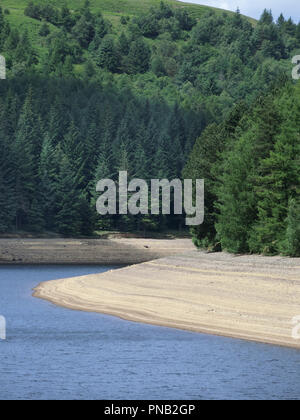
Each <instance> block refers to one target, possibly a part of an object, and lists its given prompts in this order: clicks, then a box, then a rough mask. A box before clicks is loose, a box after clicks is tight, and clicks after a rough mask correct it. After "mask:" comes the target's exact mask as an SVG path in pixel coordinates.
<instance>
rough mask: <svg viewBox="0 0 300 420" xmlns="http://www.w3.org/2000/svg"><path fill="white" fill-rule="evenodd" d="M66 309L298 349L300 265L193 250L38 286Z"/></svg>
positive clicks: (279, 259)
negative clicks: (296, 322)
mask: <svg viewBox="0 0 300 420" xmlns="http://www.w3.org/2000/svg"><path fill="white" fill-rule="evenodd" d="M34 295H35V296H36V297H39V298H43V299H46V300H49V301H51V302H53V303H55V304H57V305H61V306H64V307H67V308H71V309H76V310H83V311H92V312H99V313H104V314H110V315H114V316H118V317H120V318H123V319H127V320H131V321H136V322H143V323H149V324H154V325H161V326H167V327H173V328H179V329H184V330H190V331H195V332H202V333H209V334H216V335H222V336H229V337H235V338H241V339H245V340H251V341H258V342H263V343H270V344H275V345H282V346H288V347H295V348H298V349H300V340H295V339H293V338H292V330H293V328H294V325H293V324H292V319H293V318H294V317H295V316H298V315H300V259H299V258H298V259H289V258H282V257H270V258H268V257H260V256H231V255H229V254H225V253H218V254H205V253H199V252H197V251H194V250H193V251H191V250H189V251H188V252H187V253H185V254H181V255H178V256H171V257H166V258H163V259H159V260H155V261H150V262H146V263H143V264H139V265H134V266H131V267H126V268H122V269H118V270H113V271H109V272H106V273H103V274H99V275H89V276H85V277H78V278H71V279H65V280H57V281H51V282H45V283H42V284H40V285H39V286H38V287H37V288H36V290H35V293H34Z"/></svg>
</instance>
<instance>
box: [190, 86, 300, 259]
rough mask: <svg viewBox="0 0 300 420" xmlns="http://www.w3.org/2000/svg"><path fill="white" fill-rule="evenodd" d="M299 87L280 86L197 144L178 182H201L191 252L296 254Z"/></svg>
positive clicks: (208, 132)
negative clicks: (201, 213) (202, 201)
mask: <svg viewBox="0 0 300 420" xmlns="http://www.w3.org/2000/svg"><path fill="white" fill-rule="evenodd" d="M299 87H300V85H299V84H297V85H296V86H295V85H292V84H291V83H288V82H284V83H282V82H279V81H278V83H277V87H276V88H274V89H273V91H272V92H271V93H270V94H269V95H268V96H265V97H263V98H259V99H258V100H257V101H256V102H255V104H254V105H253V106H252V107H251V108H249V109H245V107H244V109H241V110H243V112H242V114H241V113H240V111H239V112H238V114H236V116H235V117H234V118H233V119H232V117H231V119H229V120H227V122H226V123H225V126H224V123H222V124H221V125H219V126H215V125H212V126H210V127H208V128H207V130H206V131H205V132H204V134H203V135H202V136H201V137H200V139H199V140H198V141H197V142H196V145H195V147H194V150H193V152H192V154H191V157H190V159H189V162H188V164H187V166H186V168H185V171H184V176H191V177H192V178H194V179H195V178H203V177H204V178H205V180H206V221H205V223H204V225H203V226H201V227H199V228H196V229H193V232H192V233H193V236H194V242H195V243H196V245H197V246H199V247H202V246H205V247H209V246H210V245H211V244H212V245H213V244H216V243H218V242H220V244H221V246H222V249H224V250H228V251H230V252H234V253H241V252H243V253H245V252H255V253H264V254H268V255H273V254H278V253H280V252H281V253H283V254H285V255H290V256H297V255H299V217H298V214H299V213H298V212H297V210H299V188H300V171H299V167H300V166H299V159H300V141H299V140H300V137H299V135H300V134H299V126H300V99H299V98H300V96H299V92H300V91H299ZM237 116H238V118H236V117H237ZM226 125H227V129H225V131H224V128H225V127H226Z"/></svg>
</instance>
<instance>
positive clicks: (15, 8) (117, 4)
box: [1, 0, 256, 47]
mask: <svg viewBox="0 0 300 420" xmlns="http://www.w3.org/2000/svg"><path fill="white" fill-rule="evenodd" d="M160 2H161V0H90V8H91V10H92V12H93V13H97V12H101V13H102V14H103V16H104V17H106V18H108V19H109V20H110V21H111V22H112V24H113V25H114V26H115V27H118V26H120V18H121V16H124V15H126V16H130V17H134V16H138V15H141V14H143V13H145V12H147V11H149V9H150V8H151V7H157V6H159V4H160ZM28 3H29V0H2V2H1V6H2V7H3V9H7V10H9V12H10V14H9V15H8V17H7V19H8V21H9V23H10V24H11V25H12V27H15V28H18V29H21V30H22V29H27V30H28V31H29V32H30V38H31V40H32V41H33V44H34V45H35V46H36V47H39V46H40V45H39V36H38V32H39V30H40V28H41V26H42V22H39V21H37V20H35V19H32V18H30V17H28V16H25V15H24V10H25V8H26V6H27V5H28ZM38 3H39V4H50V5H53V6H56V7H60V6H61V5H62V2H61V1H60V0H39V1H38ZM165 3H168V4H170V5H171V6H172V7H175V8H181V9H185V10H187V11H188V12H189V13H190V14H191V16H193V17H195V18H196V19H199V18H200V17H201V16H203V14H204V13H206V12H208V11H209V10H214V11H215V12H216V13H223V10H221V9H216V8H213V7H209V6H202V5H198V4H189V3H182V2H179V1H176V0H166V1H165ZM66 4H67V5H68V7H69V8H70V9H71V10H77V9H79V8H80V7H82V6H83V4H84V0H68V1H67V2H66ZM226 13H229V14H232V12H227V11H226ZM248 19H249V21H250V22H251V23H252V24H254V25H255V23H256V20H255V19H252V18H248Z"/></svg>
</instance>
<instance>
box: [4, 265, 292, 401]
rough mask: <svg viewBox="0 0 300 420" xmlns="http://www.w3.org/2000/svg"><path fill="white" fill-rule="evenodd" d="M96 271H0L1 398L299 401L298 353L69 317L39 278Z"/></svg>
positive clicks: (104, 318) (82, 315)
mask: <svg viewBox="0 0 300 420" xmlns="http://www.w3.org/2000/svg"><path fill="white" fill-rule="evenodd" d="M106 269H107V268H103V267H82V266H74V267H62V266H52V267H48V266H46V267H31V266H29V267H0V315H1V314H2V315H4V316H5V317H6V319H7V340H6V341H1V340H0V399H207V398H209V399H300V352H299V351H297V350H293V349H285V348H280V347H273V346H268V345H263V344H256V343H249V342H244V341H240V340H233V339H228V338H222V337H213V336H208V335H201V334H194V333H189V332H184V331H178V330H172V329H167V328H160V327H152V326H148V325H142V324H135V323H130V322H126V321H122V320H119V319H117V318H113V317H109V316H104V315H98V314H91V313H84V312H77V311H71V310H68V309H63V308H59V307H56V306H54V305H52V304H50V303H48V302H44V301H42V300H39V299H35V298H33V297H32V296H31V293H32V288H33V287H35V286H36V285H37V284H38V283H39V282H40V281H43V280H51V279H58V278H63V277H70V276H77V275H83V274H90V273H96V272H102V271H105V270H106Z"/></svg>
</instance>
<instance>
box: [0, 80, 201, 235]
mask: <svg viewBox="0 0 300 420" xmlns="http://www.w3.org/2000/svg"><path fill="white" fill-rule="evenodd" d="M0 93H1V96H0V136H1V137H0V138H1V142H0V147H1V151H0V178H1V182H0V188H1V194H0V197H1V205H0V220H1V223H0V232H7V231H12V230H13V229H17V230H24V229H25V230H26V229H27V230H30V231H42V230H46V231H56V232H59V233H62V234H65V235H89V234H91V233H93V231H94V230H95V229H97V228H98V229H100V228H119V229H126V230H129V229H141V228H144V227H145V226H147V227H150V228H151V229H158V228H163V227H164V226H166V224H168V223H169V226H170V227H172V223H173V227H178V222H176V220H175V221H174V220H173V221H172V220H170V221H167V220H166V219H165V218H164V217H154V218H153V219H151V218H144V219H139V218H135V217H133V218H130V217H120V218H118V217H117V218H113V217H111V218H101V217H100V216H99V217H98V215H97V213H96V208H95V200H96V197H97V196H96V191H95V190H96V183H97V182H98V181H99V180H100V179H103V178H107V177H109V178H113V179H116V180H117V179H118V173H119V171H121V170H127V171H128V174H129V177H132V178H135V177H139V178H143V179H146V180H150V179H151V178H157V176H161V177H166V178H170V179H172V178H175V177H180V175H181V171H182V168H183V165H184V162H185V160H186V159H187V156H188V155H189V153H190V151H191V148H192V145H193V142H194V139H195V138H196V137H197V136H198V135H199V134H200V133H201V131H202V130H203V128H204V126H205V125H206V121H205V115H201V114H199V113H198V114H195V113H193V112H187V111H186V112H185V111H182V110H181V109H180V108H179V107H178V105H174V106H172V107H170V106H168V105H167V104H166V103H156V102H152V101H148V100H146V99H137V98H135V97H134V96H133V95H132V94H130V92H124V93H122V94H121V93H119V92H116V91H115V90H114V89H113V88H110V89H109V88H106V89H101V88H99V87H98V86H96V85H94V84H91V85H89V84H86V83H82V82H80V81H76V80H75V79H73V80H69V81H65V80H60V79H53V80H51V79H43V78H39V77H37V76H35V77H34V78H32V77H29V78H22V79H15V80H12V81H7V82H6V83H2V84H1V85H0ZM50 104H51V105H50Z"/></svg>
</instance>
